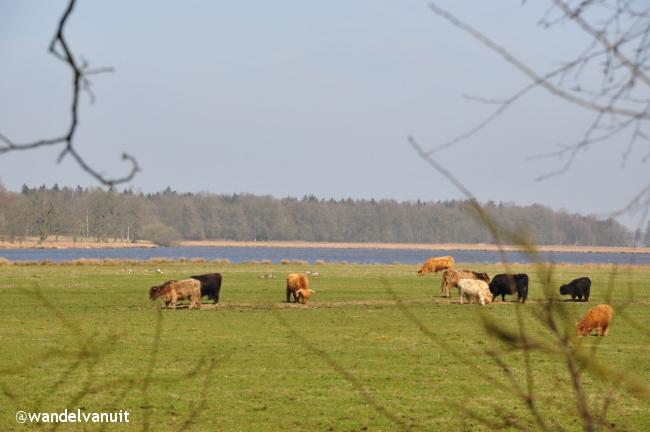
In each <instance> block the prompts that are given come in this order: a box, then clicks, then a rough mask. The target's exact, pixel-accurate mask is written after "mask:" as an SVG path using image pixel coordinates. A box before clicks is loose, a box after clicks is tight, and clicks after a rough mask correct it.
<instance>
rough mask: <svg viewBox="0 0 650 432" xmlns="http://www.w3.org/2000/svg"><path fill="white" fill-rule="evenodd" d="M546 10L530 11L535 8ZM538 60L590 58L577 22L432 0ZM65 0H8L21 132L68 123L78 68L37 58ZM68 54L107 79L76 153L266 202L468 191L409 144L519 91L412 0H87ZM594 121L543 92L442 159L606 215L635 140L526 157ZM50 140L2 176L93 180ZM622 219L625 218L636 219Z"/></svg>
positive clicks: (5, 53)
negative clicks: (268, 198)
mask: <svg viewBox="0 0 650 432" xmlns="http://www.w3.org/2000/svg"><path fill="white" fill-rule="evenodd" d="M533 3H536V4H533ZM439 4H440V5H441V6H444V7H447V8H448V9H449V10H451V11H453V12H454V13H455V14H457V15H459V16H460V17H462V18H463V19H465V20H466V21H468V22H470V23H472V24H473V25H475V26H476V27H477V28H479V29H481V30H482V31H484V32H485V33H486V34H488V35H490V36H491V37H492V38H493V39H495V40H496V41H498V42H500V43H502V44H503V45H504V46H507V47H508V49H510V50H511V51H512V52H513V53H514V54H515V55H517V56H519V57H521V58H522V59H523V60H524V61H526V62H527V63H528V64H530V65H531V66H533V67H536V68H538V70H540V71H547V70H550V69H551V68H553V67H554V66H556V65H557V64H558V63H557V62H559V61H562V60H567V59H570V58H572V57H573V55H574V54H575V53H577V52H579V51H580V50H581V49H582V48H583V46H584V44H585V39H583V37H582V35H581V33H580V32H577V31H575V30H574V29H573V27H572V26H571V25H570V24H567V25H563V26H560V27H558V28H556V29H554V30H546V31H545V30H542V29H541V28H539V27H538V26H537V25H536V23H537V21H538V20H539V18H540V17H541V16H542V15H543V13H544V11H545V9H546V8H547V7H548V5H547V4H546V2H527V3H526V4H525V5H523V6H522V5H521V1H519V0H518V1H514V0H512V1H502V2H477V1H469V0H463V1H460V0H455V1H451V0H446V1H441V2H439ZM64 6H65V1H50V0H41V1H29V2H24V1H18V0H13V1H12V0H5V1H2V2H0V58H2V69H1V70H2V72H1V73H0V74H1V75H0V77H1V79H0V132H2V133H4V134H5V135H7V136H9V137H11V138H13V139H14V140H15V141H18V142H25V141H30V140H33V139H36V138H41V137H48V136H55V135H59V134H61V132H62V131H63V130H64V129H65V128H66V127H67V124H68V104H69V97H70V84H69V83H70V75H69V72H68V70H67V69H66V67H65V65H63V64H61V63H59V62H58V61H56V60H55V59H54V58H52V57H51V56H49V55H48V54H46V48H47V46H48V43H49V41H50V38H51V36H52V33H53V30H54V28H55V26H56V22H57V20H58V18H59V16H60V13H61V11H62V9H63V7H64ZM67 35H68V39H69V42H70V45H71V46H72V48H73V50H74V52H75V53H76V54H77V56H79V55H83V57H84V58H86V59H88V60H89V61H90V62H91V65H93V66H96V67H99V66H113V67H115V72H114V73H112V74H108V75H100V76H96V77H94V79H93V82H94V86H93V89H94V92H95V94H96V96H97V101H96V103H95V104H94V105H90V104H89V102H88V98H86V97H84V99H83V106H82V109H81V119H80V121H81V124H80V128H79V131H78V135H77V146H78V148H79V151H80V152H81V153H82V154H83V155H84V156H85V157H86V158H87V159H88V160H89V162H91V163H92V164H93V166H95V167H96V168H97V169H99V170H101V171H105V172H107V173H110V174H112V175H119V174H120V173H122V172H123V171H124V169H125V168H126V167H124V166H122V165H121V162H120V161H119V156H120V154H121V152H122V151H124V150H127V151H128V152H130V153H131V154H133V155H134V156H135V157H137V159H138V160H139V162H140V165H141V166H142V169H143V171H142V172H141V173H140V174H139V175H138V176H137V178H136V179H135V180H134V181H133V182H132V183H131V186H132V187H133V188H135V189H138V190H142V191H145V192H150V191H157V190H161V189H163V188H165V187H166V186H168V185H169V186H171V187H172V188H173V189H176V190H179V191H192V192H197V191H209V192H215V193H234V192H251V193H256V194H271V195H274V196H279V197H281V196H287V195H291V196H302V195H305V194H314V195H316V196H319V197H324V198H329V197H334V198H341V197H353V198H371V197H373V198H395V199H398V200H412V199H423V200H442V199H453V198H461V195H460V194H459V192H458V191H456V190H455V189H454V188H453V187H452V186H451V185H450V184H449V183H448V182H447V181H446V180H445V179H444V178H443V177H442V176H441V175H439V174H438V173H437V172H434V171H432V170H431V168H429V167H428V166H427V165H426V164H425V163H424V161H422V160H421V159H419V158H418V156H417V155H416V154H415V152H414V151H413V150H412V149H411V148H410V147H409V145H408V143H407V140H406V137H407V136H408V135H409V134H413V135H414V136H415V137H416V138H417V139H418V140H419V142H420V143H421V144H422V145H424V146H432V145H436V144H440V143H441V142H444V141H446V140H448V139H450V138H451V137H453V136H455V135H456V134H459V133H461V132H464V131H466V130H467V129H469V128H471V127H472V126H473V125H475V124H476V123H477V122H478V121H480V120H481V119H482V118H483V117H484V116H486V115H487V114H488V113H489V112H490V109H491V108H492V107H491V106H486V105H484V104H479V103H476V102H471V101H468V100H466V99H463V98H462V97H461V95H462V94H464V93H467V94H471V95H476V96H483V97H490V98H503V97H506V96H509V95H510V94H512V93H513V92H515V91H517V90H519V89H520V88H521V87H522V86H524V85H525V84H527V81H526V79H525V77H524V76H523V75H522V74H521V73H520V72H518V71H516V70H514V69H513V68H512V67H511V66H510V65H508V64H506V63H505V62H504V61H503V60H502V59H501V58H499V57H498V56H496V55H495V54H494V53H492V52H490V51H488V50H486V49H485V48H484V47H483V46H481V45H480V44H478V43H477V42H476V41H474V40H472V39H471V38H469V37H468V36H467V35H466V34H464V33H462V32H460V31H459V30H458V29H456V28H454V27H452V26H451V25H449V24H448V23H447V22H445V21H443V20H441V19H440V18H439V17H437V16H436V15H434V14H433V13H432V12H431V11H430V10H429V9H428V7H427V4H426V2H425V1H421V0H417V1H416V0H399V1H397V0H393V1H388V0H365V1H362V0H359V1H351V0H328V1H323V2H314V1H304V0H302V1H298V0H294V1H287V0H276V1H273V2H268V1H253V0H251V1H243V0H233V1H186V2H171V1H165V2H163V1H137V2H130V1H105V2H97V1H89V0H80V2H79V4H78V7H77V9H76V10H75V12H74V15H73V17H72V19H71V21H70V25H69V27H68V32H67ZM591 119H592V115H591V114H587V113H585V112H584V111H581V110H580V109H577V108H575V107H573V106H570V105H568V104H567V103H565V102H563V101H560V100H558V99H555V98H554V97H552V96H549V95H548V94H546V93H545V92H544V91H543V90H536V91H534V92H533V93H531V94H530V95H529V96H528V97H526V98H525V99H523V100H522V101H520V102H519V103H517V104H516V105H514V106H513V109H512V110H510V111H509V112H508V113H506V114H505V115H504V116H503V117H501V118H500V119H498V120H497V121H496V122H495V123H493V124H492V125H491V126H489V127H488V128H486V129H485V130H484V131H482V132H481V133H479V134H478V135H476V136H475V137H474V138H472V139H471V140H469V141H467V142H464V143H461V144H458V145H457V146H456V147H454V148H453V149H450V150H447V151H444V152H441V153H439V154H437V158H438V160H439V161H440V162H442V163H444V164H445V165H446V166H448V167H452V168H453V169H452V171H453V172H454V173H455V174H456V175H457V176H458V178H459V179H460V180H461V181H462V182H464V183H465V184H466V186H467V187H468V188H469V189H471V190H472V191H473V192H474V193H475V194H476V196H477V197H478V198H479V199H481V200H497V201H498V200H502V201H512V202H516V203H520V204H529V203H541V204H544V205H549V206H551V207H553V208H556V209H558V208H566V209H568V210H570V211H576V212H581V213H587V214H589V213H597V214H604V213H607V212H610V211H613V210H616V209H618V208H619V207H621V206H623V205H624V204H625V203H626V202H627V201H628V200H629V199H631V198H632V196H633V195H634V194H635V193H636V192H637V191H638V189H639V188H640V186H641V185H644V184H645V183H646V182H647V177H648V176H647V171H648V166H647V164H643V163H641V162H639V161H638V159H639V158H640V156H641V155H643V154H644V153H645V152H647V148H643V147H642V146H640V147H639V148H637V149H636V150H635V152H634V153H633V155H632V158H631V161H630V162H629V163H628V165H627V166H626V167H625V168H624V169H622V168H620V167H619V162H620V157H621V154H622V153H623V151H624V149H625V147H626V145H627V141H626V140H627V137H623V136H622V137H619V138H615V139H613V140H612V141H610V142H608V143H605V144H602V145H600V146H598V147H594V148H592V149H591V150H589V151H588V152H584V153H582V154H581V155H580V156H579V158H578V159H577V161H576V163H575V165H574V166H573V168H572V169H571V170H570V171H569V172H568V173H567V174H564V175H562V176H560V177H556V178H551V179H549V180H546V181H543V182H536V181H535V177H536V176H537V175H539V174H543V173H545V172H548V171H552V170H554V169H555V168H557V167H558V166H559V165H560V164H561V162H560V161H558V160H543V161H526V157H527V156H530V155H532V154H537V153H541V152H545V151H550V150H553V149H554V148H555V146H556V144H557V143H558V142H565V143H566V142H575V141H576V140H578V139H579V138H580V137H581V133H582V132H583V131H584V129H585V128H586V126H587V125H588V124H589V121H590V120H591ZM57 154H58V151H57V150H55V149H41V150H38V151H32V152H25V153H12V154H6V155H4V156H0V178H1V180H2V182H3V183H4V184H5V186H6V187H8V188H9V189H11V190H19V188H20V186H21V185H22V184H23V183H27V184H29V185H39V184H42V183H45V184H48V185H51V184H53V183H55V182H57V183H59V184H60V185H77V184H81V185H87V186H94V185H95V184H96V183H94V181H93V179H91V178H90V177H89V176H88V175H86V174H85V173H83V172H81V170H80V169H79V168H78V167H77V166H76V165H75V164H74V163H73V161H72V160H65V161H64V162H62V163H61V164H60V165H57V164H56V163H55V159H56V156H57ZM632 220H633V219H630V220H628V221H627V222H630V221H632Z"/></svg>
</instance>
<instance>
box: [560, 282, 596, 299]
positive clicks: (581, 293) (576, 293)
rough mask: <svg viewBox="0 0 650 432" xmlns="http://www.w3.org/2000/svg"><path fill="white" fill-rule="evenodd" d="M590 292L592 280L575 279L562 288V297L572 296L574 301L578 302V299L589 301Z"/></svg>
mask: <svg viewBox="0 0 650 432" xmlns="http://www.w3.org/2000/svg"><path fill="white" fill-rule="evenodd" d="M589 291H591V279H589V278H588V277H581V278H578V279H574V280H572V281H571V282H569V283H568V284H566V285H562V286H561V287H560V295H567V294H570V295H571V300H573V301H576V299H578V301H586V302H587V301H589ZM583 297H584V300H583Z"/></svg>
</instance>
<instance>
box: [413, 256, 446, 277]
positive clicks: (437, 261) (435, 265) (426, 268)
mask: <svg viewBox="0 0 650 432" xmlns="http://www.w3.org/2000/svg"><path fill="white" fill-rule="evenodd" d="M453 265H454V257H451V256H443V257H432V258H429V259H428V260H426V261H425V263H424V264H422V266H421V267H420V270H418V276H424V274H425V273H434V274H435V273H437V272H439V271H440V270H447V269H449V268H452V267H453Z"/></svg>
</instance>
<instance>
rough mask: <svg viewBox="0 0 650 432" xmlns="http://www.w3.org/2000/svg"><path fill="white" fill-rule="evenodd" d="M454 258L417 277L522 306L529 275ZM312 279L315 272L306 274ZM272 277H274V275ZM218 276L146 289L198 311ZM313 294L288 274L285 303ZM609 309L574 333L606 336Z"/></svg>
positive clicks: (576, 296)
mask: <svg viewBox="0 0 650 432" xmlns="http://www.w3.org/2000/svg"><path fill="white" fill-rule="evenodd" d="M453 265H454V258H453V257H451V256H444V257H432V258H429V259H428V260H427V261H426V262H425V263H424V264H422V266H421V267H420V269H419V270H418V272H417V274H418V276H423V275H424V274H426V273H433V274H434V275H435V274H436V273H437V272H439V271H441V270H445V272H444V273H443V274H442V283H441V286H440V291H441V294H442V295H443V296H444V297H448V298H449V297H451V289H452V288H454V287H457V288H458V294H459V298H460V301H459V303H460V304H464V302H465V301H467V302H468V303H470V304H471V303H477V304H480V305H482V306H485V305H487V304H490V303H492V302H494V301H496V299H497V298H498V297H499V296H501V301H502V302H503V301H505V296H506V295H513V296H514V295H515V294H516V295H517V302H518V303H519V302H520V303H525V302H526V299H527V298H528V275H527V274H525V273H517V274H509V273H505V274H498V275H496V276H494V278H492V279H490V277H489V276H488V274H487V273H479V272H475V271H473V270H454V269H452V267H453ZM307 274H310V275H312V276H318V275H319V274H318V273H314V272H307ZM273 278H275V275H273ZM221 280H222V278H221V274H219V273H208V274H204V275H197V276H192V277H190V278H189V279H184V280H169V281H167V282H164V283H163V284H161V285H157V286H153V287H151V289H150V290H149V298H150V299H151V300H156V299H159V298H160V299H162V300H163V302H164V305H165V307H166V308H169V307H171V308H172V309H176V303H177V302H178V301H179V300H189V301H190V305H189V309H200V308H201V298H202V297H208V299H209V300H212V301H213V303H215V304H216V303H219V292H220V291H221ZM590 290H591V279H589V278H588V277H580V278H577V279H574V280H572V281H571V282H569V283H568V284H565V285H562V286H561V287H560V295H570V296H571V300H572V301H583V302H588V301H589V293H590ZM315 293H316V291H314V290H312V289H310V288H309V279H307V275H305V274H298V273H291V274H289V275H288V276H287V285H286V302H287V303H290V302H291V298H293V301H294V302H295V303H302V304H307V302H308V301H309V298H310V297H311V295H312V294H315ZM612 315H613V311H612V307H611V306H609V305H607V304H601V305H598V306H596V307H594V308H591V309H589V310H588V311H587V313H586V314H585V316H584V318H583V319H582V320H581V321H580V322H578V323H577V324H576V333H577V335H579V336H586V335H589V334H591V332H592V331H593V330H596V331H597V332H598V334H599V335H600V336H607V333H608V331H609V327H610V325H611V321H612Z"/></svg>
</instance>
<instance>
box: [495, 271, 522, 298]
mask: <svg viewBox="0 0 650 432" xmlns="http://www.w3.org/2000/svg"><path fill="white" fill-rule="evenodd" d="M490 292H491V293H492V297H494V300H496V299H497V296H501V301H505V300H506V295H511V294H517V301H520V302H522V303H526V298H528V275H527V274H525V273H519V274H498V275H496V276H494V279H492V282H490Z"/></svg>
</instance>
